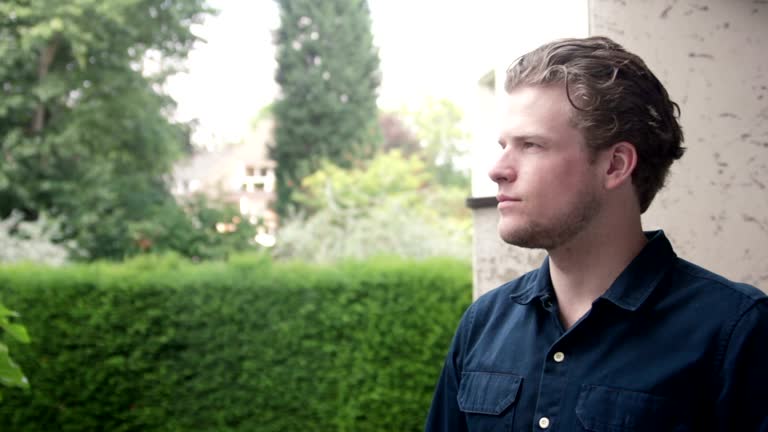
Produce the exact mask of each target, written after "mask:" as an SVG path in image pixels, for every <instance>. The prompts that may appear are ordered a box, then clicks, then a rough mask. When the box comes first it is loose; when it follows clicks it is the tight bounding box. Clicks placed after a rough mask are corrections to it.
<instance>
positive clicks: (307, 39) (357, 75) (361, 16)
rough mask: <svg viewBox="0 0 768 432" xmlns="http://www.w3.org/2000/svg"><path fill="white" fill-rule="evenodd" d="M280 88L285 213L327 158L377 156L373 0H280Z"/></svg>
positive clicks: (343, 161) (278, 139)
mask: <svg viewBox="0 0 768 432" xmlns="http://www.w3.org/2000/svg"><path fill="white" fill-rule="evenodd" d="M277 2H278V5H279V7H280V16H281V25H280V28H279V30H278V31H277V34H276V42H277V62H278V70H277V76H276V80H277V83H278V84H279V85H280V88H281V94H280V97H279V98H278V100H277V102H276V103H275V106H274V114H275V120H276V127H275V145H274V146H273V148H272V158H273V159H274V160H275V161H276V162H277V172H276V174H277V205H276V207H277V210H278V212H279V213H280V214H283V215H285V214H286V212H287V211H288V209H289V208H290V207H291V206H293V199H292V194H293V191H294V190H295V188H297V187H298V186H299V184H300V182H301V179H302V178H303V177H305V176H307V175H309V174H311V173H312V172H314V171H315V170H316V169H318V168H319V167H320V162H321V161H322V160H324V159H325V160H329V161H331V162H333V163H335V164H337V165H340V166H350V165H351V164H352V163H353V162H354V161H356V160H360V159H365V158H367V157H369V156H371V155H372V154H373V152H374V150H375V147H376V143H377V142H378V141H379V139H378V135H379V134H378V123H377V108H376V92H377V88H378V86H379V83H380V74H379V57H378V51H377V49H376V48H375V47H374V45H373V36H372V34H371V20H370V13H369V8H368V4H367V2H366V0H324V1H315V0H277Z"/></svg>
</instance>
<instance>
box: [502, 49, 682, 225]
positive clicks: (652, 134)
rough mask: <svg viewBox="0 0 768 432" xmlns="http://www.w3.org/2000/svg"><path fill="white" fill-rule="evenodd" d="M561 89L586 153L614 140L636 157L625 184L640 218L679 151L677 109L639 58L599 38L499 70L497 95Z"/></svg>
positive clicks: (540, 52)
mask: <svg viewBox="0 0 768 432" xmlns="http://www.w3.org/2000/svg"><path fill="white" fill-rule="evenodd" d="M552 85H562V86H564V87H565V92H566V96H567V98H568V102H569V103H570V106H571V108H572V110H571V112H572V116H571V121H572V124H573V126H574V127H575V128H576V129H578V130H580V131H581V133H582V135H583V137H584V141H585V143H586V145H587V147H588V149H589V150H590V151H591V152H592V154H593V155H594V154H596V153H597V152H599V151H600V150H603V149H607V148H610V147H611V146H613V145H614V144H616V143H619V142H628V143H631V144H632V145H633V146H634V148H635V150H636V152H637V165H636V167H635V169H634V171H633V172H632V184H633V185H634V188H635V191H636V193H637V198H638V203H639V206H640V210H641V212H645V211H646V210H647V209H648V206H650V204H651V201H653V198H654V197H655V196H656V193H657V192H658V191H659V190H660V189H661V187H662V186H663V185H664V180H665V178H666V176H667V173H668V172H669V167H670V166H671V165H672V162H673V161H674V160H676V159H679V158H680V157H681V156H682V155H683V152H684V148H683V147H682V146H681V144H682V141H683V132H682V130H681V128H680V125H679V123H678V121H677V117H679V112H680V109H679V107H678V106H677V104H676V103H674V102H672V101H671V100H670V99H669V95H668V94H667V91H666V89H665V88H664V86H663V85H662V84H661V82H659V80H658V79H657V78H656V76H655V75H654V74H653V73H652V72H651V71H650V70H649V69H648V67H647V66H646V65H645V63H644V62H643V60H642V59H641V58H640V57H638V56H637V55H635V54H632V53H630V52H628V51H626V50H625V49H624V48H623V47H621V46H620V45H619V44H617V43H616V42H614V41H612V40H610V39H608V38H605V37H590V38H586V39H563V40H558V41H554V42H551V43H548V44H546V45H542V46H541V47H539V48H537V49H535V50H533V51H531V52H529V53H528V54H525V55H524V56H522V57H521V58H520V59H518V61H517V62H515V63H514V64H513V65H512V66H510V68H509V69H508V70H507V79H506V83H505V89H506V91H507V92H511V91H513V90H514V89H516V88H520V87H528V86H552Z"/></svg>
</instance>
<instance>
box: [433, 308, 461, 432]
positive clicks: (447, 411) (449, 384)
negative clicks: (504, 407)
mask: <svg viewBox="0 0 768 432" xmlns="http://www.w3.org/2000/svg"><path fill="white" fill-rule="evenodd" d="M470 309H471V307H470ZM468 315H469V310H468V311H467V312H466V313H465V314H464V317H463V318H462V320H461V323H460V324H459V328H458V330H456V334H455V335H454V336H453V341H452V342H451V347H450V349H449V350H448V355H447V356H446V358H445V364H444V365H443V370H442V372H441V373H440V378H439V379H438V381H437V386H436V388H435V394H434V396H433V397H432V406H431V407H430V409H429V415H428V416H427V425H426V428H425V431H426V432H467V430H468V429H467V422H466V418H465V417H464V414H463V413H462V412H461V410H459V403H458V395H459V383H460V381H461V357H462V352H461V349H462V347H463V340H464V337H463V333H464V330H463V328H464V327H465V326H466V325H467V323H465V321H466V318H467V316H468Z"/></svg>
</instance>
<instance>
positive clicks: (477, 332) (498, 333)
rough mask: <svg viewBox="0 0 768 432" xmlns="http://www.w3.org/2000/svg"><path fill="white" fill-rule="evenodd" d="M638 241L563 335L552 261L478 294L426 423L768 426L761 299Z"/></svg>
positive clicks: (667, 249)
mask: <svg viewBox="0 0 768 432" xmlns="http://www.w3.org/2000/svg"><path fill="white" fill-rule="evenodd" d="M647 235H648V237H649V239H650V241H649V242H648V244H647V245H646V246H645V248H644V249H643V250H642V251H641V253H640V254H639V255H638V256H637V257H636V258H635V259H634V260H633V261H632V263H630V265H629V266H628V267H627V268H626V269H625V270H624V271H623V272H622V274H621V275H620V276H619V277H618V278H617V279H616V281H615V282H614V283H613V284H612V285H611V287H610V288H609V289H608V291H607V292H606V293H605V294H603V295H602V296H601V297H599V298H598V299H597V300H595V302H594V303H593V304H592V308H591V310H590V311H589V312H588V313H587V314H586V315H585V316H584V317H583V318H582V319H580V320H579V321H578V322H577V323H576V324H575V325H574V326H572V327H571V328H570V329H568V330H564V329H563V326H562V324H561V322H560V320H559V318H558V306H557V301H556V298H555V295H554V291H553V289H552V283H551V281H550V277H549V261H548V260H547V261H545V262H544V264H543V265H542V266H541V268H539V269H538V270H535V271H533V272H530V273H528V274H526V275H524V276H522V277H520V278H518V279H516V280H514V281H512V282H509V283H507V284H505V285H502V286H501V287H499V288H497V289H495V290H493V291H491V292H489V293H488V294H486V295H484V296H482V297H481V298H479V299H478V300H477V301H476V302H475V303H474V304H473V305H472V306H470V307H469V309H467V311H466V313H465V314H464V317H463V318H462V320H461V323H460V324H459V328H458V330H457V332H456V335H455V336H454V339H453V342H452V344H451V348H450V352H449V353H448V356H447V358H446V361H445V365H444V368H443V371H442V374H441V376H440V379H439V381H438V384H437V389H436V391H435V395H434V399H433V401H432V408H431V409H430V412H429V417H428V419H427V426H426V430H427V431H428V432H448V431H451V432H454V431H455V432H459V431H584V430H588V431H605V432H619V431H622V432H623V431H652V432H658V431H709V430H717V431H768V298H767V297H766V296H765V294H763V293H762V292H761V291H759V290H758V289H757V288H754V287H752V286H749V285H744V284H737V283H733V282H730V281H728V280H726V279H724V278H723V277H720V276H718V275H715V274H713V273H711V272H709V271H706V270H704V269H702V268H700V267H697V266H695V265H693V264H691V263H689V262H687V261H684V260H682V259H679V258H677V256H676V255H675V253H674V252H673V250H672V247H671V245H670V243H669V241H667V239H666V237H665V236H664V234H663V232H661V231H658V232H654V233H647Z"/></svg>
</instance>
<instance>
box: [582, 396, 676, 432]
mask: <svg viewBox="0 0 768 432" xmlns="http://www.w3.org/2000/svg"><path fill="white" fill-rule="evenodd" d="M576 416H577V417H578V418H579V421H580V422H581V425H582V426H583V427H584V429H586V430H588V431H593V432H633V431H654V432H661V431H687V430H689V429H688V428H687V427H685V426H684V425H682V424H680V422H679V419H680V418H681V416H680V415H679V413H677V412H676V406H675V404H674V402H673V401H672V400H670V399H668V398H663V397H659V396H654V395H651V394H648V393H641V392H635V391H629V390H622V389H615V388H609V387H600V386H591V385H585V386H584V387H583V388H582V391H581V394H580V395H579V400H578V403H577V405H576Z"/></svg>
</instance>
